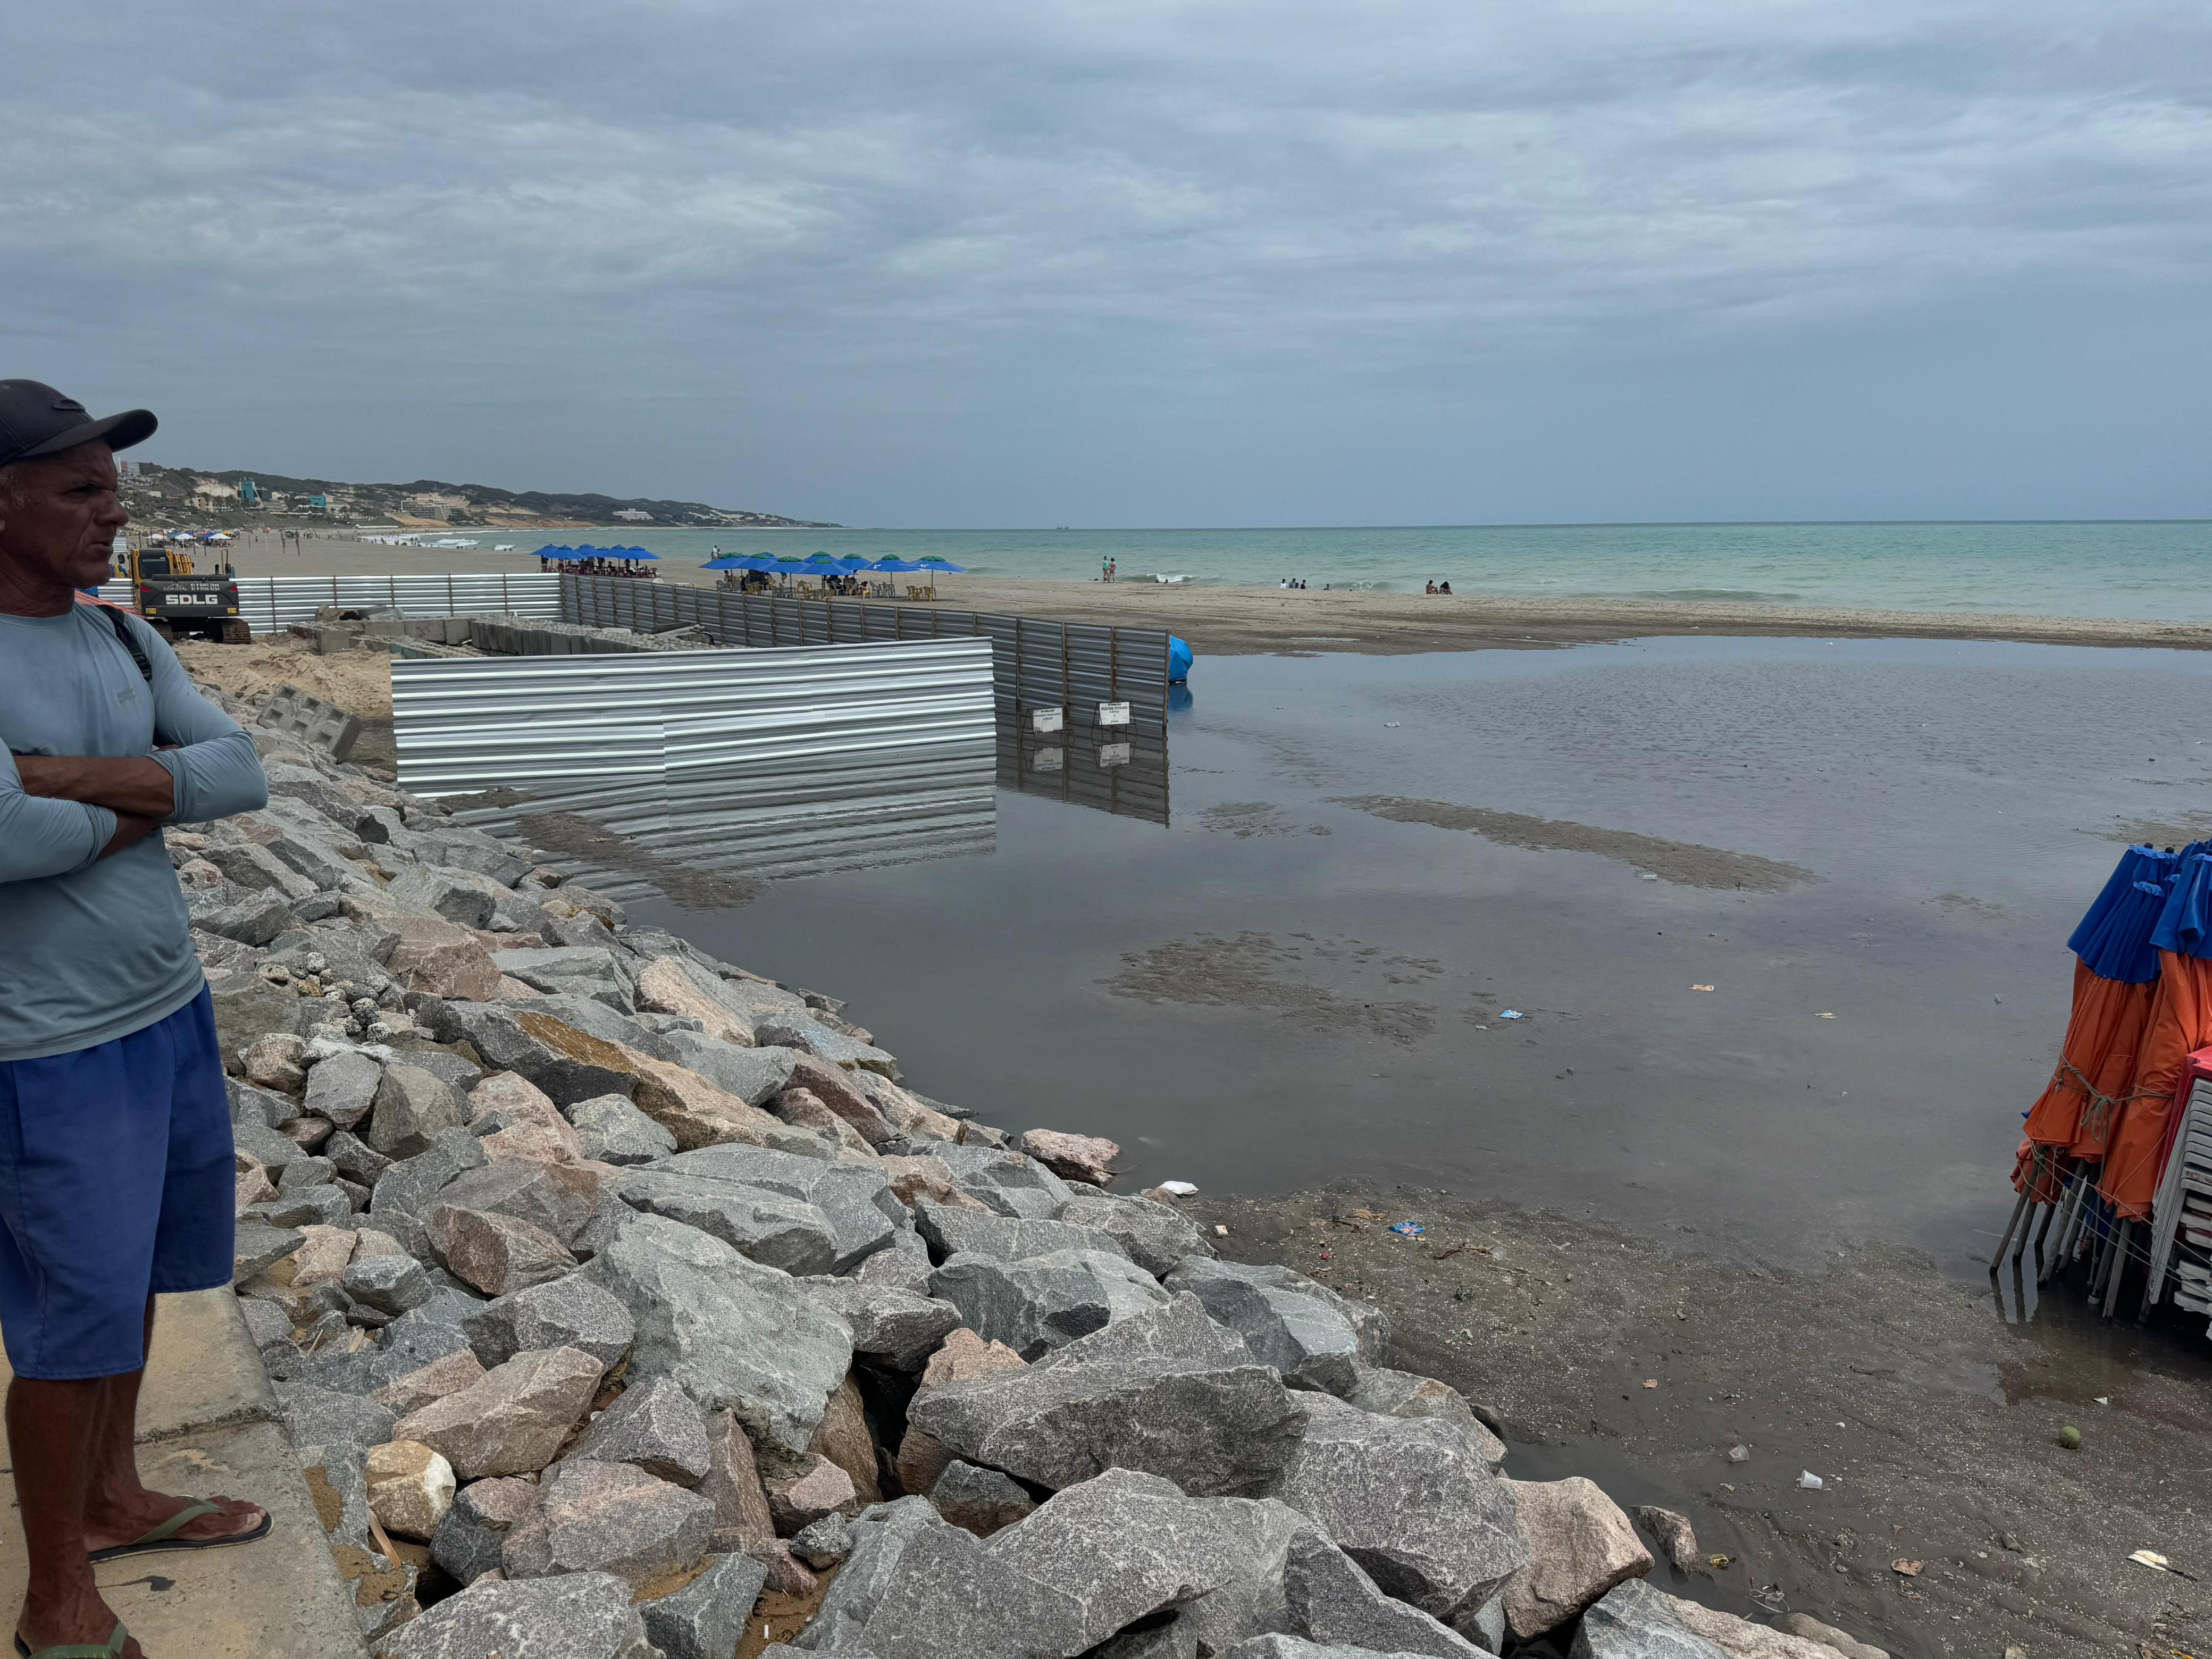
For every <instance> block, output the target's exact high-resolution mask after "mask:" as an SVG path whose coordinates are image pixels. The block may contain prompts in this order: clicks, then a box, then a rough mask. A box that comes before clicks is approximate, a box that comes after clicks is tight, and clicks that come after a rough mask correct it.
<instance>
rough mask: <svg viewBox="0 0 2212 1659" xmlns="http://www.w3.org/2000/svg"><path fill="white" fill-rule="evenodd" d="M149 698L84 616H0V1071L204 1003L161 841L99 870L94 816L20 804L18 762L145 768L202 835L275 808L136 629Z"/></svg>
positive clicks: (235, 736) (171, 665) (98, 819)
mask: <svg viewBox="0 0 2212 1659" xmlns="http://www.w3.org/2000/svg"><path fill="white" fill-rule="evenodd" d="M129 621H130V626H131V629H132V630H133V632H134V633H135V634H136V635H137V639H138V642H139V644H140V645H141V647H143V649H144V650H145V653H146V655H147V657H148V659H149V660H150V661H151V662H152V664H153V665H154V682H153V684H152V685H151V686H149V685H148V684H147V683H146V681H145V678H143V676H142V675H141V674H140V673H139V671H138V665H137V663H135V662H133V661H132V660H131V653H129V652H128V651H126V650H125V648H124V647H123V643H122V641H119V640H118V639H117V638H116V637H115V632H114V629H113V627H112V624H111V623H109V622H108V620H107V618H106V617H104V616H102V615H101V614H100V612H99V611H98V610H97V609H95V608H94V607H93V606H90V605H73V606H71V607H70V610H69V611H68V613H67V614H65V615H64V616H59V617H14V616H8V615H5V614H0V745H4V747H5V748H6V749H7V750H11V751H13V753H12V754H9V755H0V1060H35V1059H38V1058H40V1056H42V1055H46V1054H65V1053H67V1052H68V1051H69V1050H70V1049H72V1048H90V1047H91V1046H93V1045H94V1043H99V1042H108V1041H110V1040H112V1039H113V1038H115V1037H119V1036H128V1035H129V1034H130V1033H131V1032H132V1031H137V1030H143V1029H144V1028H145V1027H147V1026H149V1025H151V1024H154V1023H155V1021H156V1020H160V1019H166V1018H168V1016H169V1015H171V1014H173V1013H174V1012H176V1011H177V1010H178V1009H179V1008H181V1007H183V1006H185V1004H186V1003H188V1002H190V1001H191V1000H192V999H193V998H194V997H196V996H197V995H198V994H199V989H200V984H201V975H200V963H199V957H197V955H196V954H194V952H193V950H192V927H191V913H190V912H189V911H188V910H187V909H186V908H185V896H184V894H183V892H182V890H180V889H179V887H178V885H177V875H176V871H175V870H174V869H173V867H172V866H171V865H170V863H169V855H168V853H167V849H165V848H163V846H162V844H161V837H160V836H148V837H147V838H146V839H145V840H143V841H141V842H137V843H136V844H134V845H132V846H130V847H126V848H124V849H123V850H122V851H121V852H119V853H118V854H115V856H114V857H112V858H106V859H104V858H102V857H100V849H101V848H104V847H106V845H107V843H108V842H109V840H110V839H111V838H112V836H114V834H115V814H114V813H112V812H111V811H108V810H107V809H106V807H103V806H87V805H83V804H82V802H78V801H68V800H47V799H41V798H39V797H36V796H32V795H27V794H25V793H23V781H22V776H21V774H20V773H19V772H18V771H17V770H16V769H15V760H14V758H13V755H19V754H20V755H100V756H110V757H121V756H130V755H147V754H152V753H153V750H154V744H155V736H154V733H155V730H156V729H157V728H158V729H159V731H160V732H161V741H162V742H164V743H173V744H179V745H181V746H180V747H179V748H176V749H170V750H163V751H162V752H161V753H159V754H155V755H154V759H155V760H156V761H158V762H160V763H161V765H163V766H164V767H166V768H167V769H168V772H169V776H170V778H171V779H172V781H173V786H174V789H175V796H176V805H175V810H174V811H172V812H171V814H170V817H171V818H172V819H173V821H175V822H178V823H201V822H204V821H205V820H207V819H210V818H220V817H228V816H229V815H230V814H232V813H234V812H250V811H253V810H254V809H255V808H257V807H260V806H264V805H267V804H268V800H269V784H268V781H267V780H266V779H265V778H264V777H263V776H262V773H261V760H260V757H259V756H258V755H257V754H255V753H254V750H253V740H252V738H249V737H247V736H246V733H245V732H244V731H243V730H241V729H240V726H239V724H238V722H237V721H235V720H232V719H231V718H230V716H228V714H224V713H223V712H222V710H221V709H220V708H216V706H215V705H214V704H213V703H211V702H209V701H208V700H207V699H206V698H205V697H203V696H200V694H199V691H198V690H197V688H196V687H194V685H193V684H192V683H191V678H189V677H188V676H187V675H186V674H185V671H184V667H183V665H181V664H180V663H179V662H178V661H177V656H176V653H174V652H173V651H172V650H170V649H169V647H167V646H166V645H164V644H163V643H162V642H161V640H159V639H158V638H156V637H155V634H154V630H153V629H150V628H149V627H147V626H146V624H145V623H143V622H141V621H139V620H138V619H137V617H131V618H130V619H129Z"/></svg>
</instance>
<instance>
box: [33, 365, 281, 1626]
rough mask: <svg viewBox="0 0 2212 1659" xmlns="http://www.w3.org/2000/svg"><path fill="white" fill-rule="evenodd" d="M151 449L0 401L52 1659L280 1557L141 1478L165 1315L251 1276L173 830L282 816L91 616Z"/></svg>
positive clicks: (258, 778)
mask: <svg viewBox="0 0 2212 1659" xmlns="http://www.w3.org/2000/svg"><path fill="white" fill-rule="evenodd" d="M154 426H155V421H154V417H153V416H152V415H150V414H149V413H148V412H147V411H146V410H143V409H142V410H131V411H130V412H128V413H126V414H122V415H114V416H108V417H107V418H106V419H105V420H94V419H93V418H92V417H91V416H88V415H87V413H86V412H85V410H84V406H83V405H82V404H79V403H76V401H74V400H73V399H71V398H65V397H64V396H62V394H61V393H59V392H56V391H55V390H54V389H53V388H52V386H41V385H40V384H39V383H38V382H37V381H35V380H0V738H4V739H5V741H6V748H7V750H8V754H7V756H6V757H4V758H0V1336H4V1338H5V1340H6V1344H7V1350H8V1358H9V1364H10V1365H11V1366H12V1367H13V1369H14V1371H15V1382H14V1383H13V1384H12V1385H11V1386H10V1387H9V1391H8V1440H9V1448H10V1450H11V1451H12V1453H13V1455H14V1456H13V1461H14V1465H15V1471H14V1472H15V1498H16V1503H17V1507H18V1508H19V1509H20V1510H21V1515H22V1521H23V1534H24V1541H25V1547H26V1551H27V1555H28V1558H29V1569H30V1571H29V1583H28V1588H27V1592H26V1595H25V1597H24V1602H23V1612H22V1616H21V1620H20V1621H19V1622H18V1623H17V1625H16V1627H15V1651H16V1652H17V1653H19V1654H25V1655H32V1656H36V1655H39V1654H41V1653H45V1652H48V1651H52V1652H57V1653H58V1652H63V1651H66V1652H68V1653H70V1654H111V1655H115V1656H131V1655H136V1654H137V1653H138V1651H139V1649H138V1644H137V1643H136V1642H135V1641H132V1640H131V1638H130V1636H129V1634H128V1633H127V1632H125V1630H124V1628H123V1626H122V1625H121V1623H120V1621H118V1620H117V1619H116V1617H115V1615H114V1614H113V1613H112V1612H111V1611H109V1609H108V1607H107V1606H106V1603H105V1602H103V1601H101V1600H100V1592H99V1590H98V1589H96V1588H95V1587H94V1583H93V1570H92V1564H93V1563H94V1562H95V1561H99V1560H105V1559H112V1557H115V1556H118V1555H125V1554H131V1553H137V1552H138V1551H142V1550H157V1549H158V1550H167V1549H204V1548H208V1547H213V1546H216V1545H222V1544H234V1543H242V1542H244V1541H246V1540H248V1539H252V1538H258V1537H260V1536H262V1535H263V1534H264V1533H266V1532H267V1531H268V1530H269V1517H268V1516H267V1515H266V1514H264V1512H263V1511H262V1510H259V1509H258V1508H256V1507H255V1506H254V1505H252V1504H243V1503H238V1502H234V1501H233V1500H230V1499H228V1498H218V1499H215V1500H213V1501H211V1502H191V1501H187V1500H186V1499H185V1498H175V1497H171V1496H168V1495H167V1494H165V1493H161V1492H149V1491H148V1490H147V1489H146V1487H145V1486H143V1485H141V1484H140V1482H139V1479H138V1468H137V1460H136V1458H135V1456H134V1455H133V1441H134V1433H133V1431H134V1427H135V1424H136V1419H137V1405H138V1383H139V1378H140V1376H141V1373H142V1371H143V1369H144V1366H145V1363H146V1352H147V1346H148V1344H149V1341H150V1340H151V1338H152V1335H153V1329H154V1297H155V1296H157V1295H162V1294H167V1293H171V1292H175V1291H198V1290H206V1289H208V1288H210V1287H211V1286H214V1285H228V1283H229V1282H230V1278H231V1267H232V1237H231V1233H232V1223H233V1200H234V1186H233V1172H232V1158H231V1139H230V1110H229V1105H228V1100H227V1098H226V1097H225V1094H224V1090H223V1068H222V1055H221V1054H220V1053H219V1052H218V1050H217V1048H216V1030H215V1016H214V1011H213V1006H212V1004H211V1002H210V997H209V994H208V989H207V984H206V981H205V980H204V978H203V977H202V975H201V973H200V963H199V958H198V957H197V955H196V954H195V953H194V951H193V949H192V939H191V917H190V915H189V913H188V912H187V910H186V908H185V900H184V896H183V893H182V892H181V891H180V890H179V887H178V884H177V878H176V872H175V871H174V870H173V869H172V868H171V866H170V863H169V859H168V855H167V852H166V850H165V849H164V848H163V846H162V842H161V825H162V824H163V823H167V822H170V821H180V822H188V823H198V822H203V821H205V820H207V819H211V818H218V817H227V816H228V815H229V814H231V813H234V812H246V811H253V810H254V809H256V808H258V807H260V806H262V805H265V804H266V803H267V801H268V798H269V786H268V783H267V781H266V780H265V779H264V777H263V776H262V772H261V763H260V759H259V757H258V756H257V755H256V754H255V752H254V749H253V743H252V739H251V738H248V737H247V736H246V733H245V732H243V731H242V730H240V727H239V726H238V724H237V722H236V721H234V720H231V719H230V718H229V717H228V715H226V714H223V713H222V711H221V710H220V709H218V708H216V707H214V705H212V704H211V703H210V702H207V701H206V700H205V699H204V698H203V697H202V696H200V695H199V693H198V691H197V690H196V689H195V688H194V687H193V685H192V684H191V680H190V679H189V678H186V676H185V671H184V669H183V668H182V666H181V665H179V663H178V661H177V659H176V655H175V653H173V652H172V651H171V650H170V649H169V647H167V645H165V644H163V643H162V642H161V640H160V639H159V638H157V637H156V636H155V634H154V632H153V630H152V629H150V628H149V627H147V625H146V624H145V623H143V622H141V621H139V620H138V619H137V617H126V616H125V614H124V613H123V612H122V611H117V610H114V609H112V608H110V607H106V606H100V605H85V604H81V603H79V601H78V590H80V589H82V588H87V587H92V586H97V585H98V584H99V583H100V581H101V580H104V579H105V578H106V575H107V574H108V559H109V556H110V549H111V547H112V543H113V540H114V537H115V532H117V531H118V530H119V529H120V528H121V527H122V526H123V525H124V524H125V522H126V520H127V519H128V516H129V515H128V514H126V513H125V511H124V509H123V506H122V503H121V502H120V501H119V500H118V497H117V493H116V482H115V455H114V452H115V451H116V450H118V449H124V448H127V447H130V446H131V445H132V444H135V443H138V442H141V441H143V440H144V439H146V438H148V437H149V436H150V435H152V434H153V431H154ZM103 1644H105V1645H103Z"/></svg>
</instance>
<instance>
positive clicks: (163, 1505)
mask: <svg viewBox="0 0 2212 1659" xmlns="http://www.w3.org/2000/svg"><path fill="white" fill-rule="evenodd" d="M153 1351H154V1298H153V1297H150V1296H149V1297H147V1298H146V1340H145V1346H144V1347H143V1350H142V1352H146V1353H151V1352H153ZM145 1376H146V1373H145V1372H144V1371H143V1370H135V1371H125V1373H124V1374H123V1375H121V1376H104V1377H102V1378H100V1414H99V1417H98V1419H97V1420H96V1422H95V1423H94V1425H93V1431H92V1438H91V1440H90V1442H89V1444H90V1448H91V1458H90V1462H91V1463H92V1478H91V1480H90V1483H89V1484H88V1487H87V1489H86V1492H85V1500H84V1532H85V1540H86V1547H88V1548H89V1549H95V1550H104V1549H112V1548H113V1547H115V1546H116V1545H118V1544H129V1543H133V1542H135V1541H137V1540H138V1539H141V1538H143V1537H144V1536H145V1535H146V1534H148V1533H149V1532H151V1531H152V1530H153V1529H154V1528H155V1527H158V1526H160V1525H161V1522H164V1521H166V1520H167V1519H168V1518H169V1517H170V1516H173V1515H174V1514H175V1513H176V1512H177V1511H178V1510H180V1509H182V1508H184V1507H185V1504H190V1503H192V1502H194V1501H195V1500H193V1499H191V1498H177V1497H173V1496H172V1495H170V1494H169V1493H167V1492H153V1491H150V1490H149V1489H148V1487H147V1486H146V1485H145V1483H144V1482H143V1481H142V1480H139V1478H138V1457H137V1429H138V1385H139V1383H141V1382H143V1380H144V1378H145ZM208 1501H209V1502H210V1503H212V1504H215V1505H216V1512H215V1513H214V1514H213V1515H204V1516H200V1517H199V1519H197V1521H194V1522H190V1523H189V1524H188V1525H186V1526H185V1528H183V1529H182V1530H181V1531H179V1533H178V1534H177V1536H178V1537H179V1538H181V1539H187V1540H199V1539H216V1538H232V1537H235V1536H236V1535H237V1534H240V1533H243V1532H252V1530H253V1529H254V1528H256V1527H258V1526H259V1525H260V1524H261V1510H259V1509H258V1508H257V1507H256V1506H254V1505H253V1504H242V1503H240V1502H239V1501H238V1500H237V1499H235V1498H210V1499H209V1500H208ZM102 1633H103V1634H105V1632H102Z"/></svg>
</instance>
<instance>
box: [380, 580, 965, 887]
mask: <svg viewBox="0 0 2212 1659" xmlns="http://www.w3.org/2000/svg"><path fill="white" fill-rule="evenodd" d="M640 586H644V584H640ZM578 599H579V600H580V601H581V602H582V603H583V604H586V605H600V606H603V607H605V608H606V610H607V611H608V612H609V613H611V614H622V613H626V614H628V615H629V616H630V617H641V618H643V619H645V620H647V622H648V623H651V622H652V621H653V619H654V618H655V617H658V618H659V621H660V622H661V623H663V624H665V623H666V622H668V621H670V620H671V619H675V618H677V617H678V616H679V615H680V614H683V613H684V612H688V613H689V614H691V615H699V614H702V613H701V611H699V609H698V606H699V601H698V600H696V599H688V598H685V597H682V596H678V597H674V598H671V599H662V600H653V599H613V598H609V597H607V596H603V595H589V596H587V595H579V596H578ZM679 607H681V608H682V610H681V611H679ZM623 625H625V626H628V625H631V624H629V623H624V624H623ZM990 672H991V666H990V656H989V650H988V647H987V644H986V642H984V641H978V640H947V641H940V642H933V643H921V644H913V645H898V644H884V645H876V646H854V647H835V648H831V649H788V648H786V649H764V650H707V651H692V652H682V653H673V654H662V653H655V654H652V655H647V656H599V655H592V656H561V657H525V658H501V659H414V660H400V661H395V662H394V664H393V668H392V706H393V715H394V723H395V737H396V739H397V743H398V751H399V772H400V780H401V782H402V784H403V785H404V787H407V788H410V789H412V790H414V791H416V793H422V794H425V795H429V796H433V797H447V798H452V797H470V796H472V797H475V798H476V799H473V800H456V801H455V802H454V803H453V804H454V805H457V806H459V807H461V808H462V809H463V810H462V813H461V816H462V817H463V818H464V821H465V822H470V823H479V824H482V825H483V827H485V828H488V829H494V830H495V831H499V832H501V833H509V834H516V835H520V836H522V837H523V838H525V839H540V838H550V839H552V840H553V841H554V844H555V845H556V847H557V846H558V845H559V841H558V837H557V836H551V834H550V830H549V829H547V824H548V816H547V815H552V814H571V815H574V817H577V818H583V819H589V820H591V821H592V823H593V824H595V825H597V826H599V827H600V828H602V829H605V830H606V831H609V832H611V835H612V836H613V837H615V838H616V840H615V842H614V843H613V847H612V851H611V852H607V850H606V849H605V848H602V849H600V851H601V852H603V853H605V857H603V858H602V860H601V863H602V864H603V865H604V866H605V868H604V869H598V870H595V871H594V873H596V874H598V875H601V876H604V878H605V880H606V881H607V882H611V883H614V884H617V885H616V886H611V887H610V888H609V890H611V891H616V890H617V887H618V886H619V885H621V884H625V883H627V884H633V885H637V890H645V889H646V888H649V887H651V886H653V884H654V883H655V879H656V874H657V873H664V872H666V871H668V870H671V869H675V870H683V871H709V872H731V873H736V874H740V875H744V876H753V877H769V876H779V875H789V874H798V873H805V872H812V871H817V870H829V869H839V868H852V867H856V866H860V865H864V864H877V863H884V862H889V861H893V860H903V859H911V858H920V857H939V856H944V855H945V854H948V853H952V852H963V851H977V850H986V849H987V848H988V847H989V845H990V844H991V843H992V841H993V839H994V836H995V833H996V816H995V813H996V808H995V796H994V787H993V786H994V762H995V745H994V726H993V723H992V719H991V708H990ZM582 856H583V857H584V860H585V863H584V865H583V866H579V867H580V868H585V869H592V866H591V864H590V858H591V855H590V854H584V855H582ZM572 862H573V860H572ZM585 878H586V879H591V878H592V875H586V877H585ZM639 884H641V885H639ZM617 896H620V895H619V892H618V891H617Z"/></svg>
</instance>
